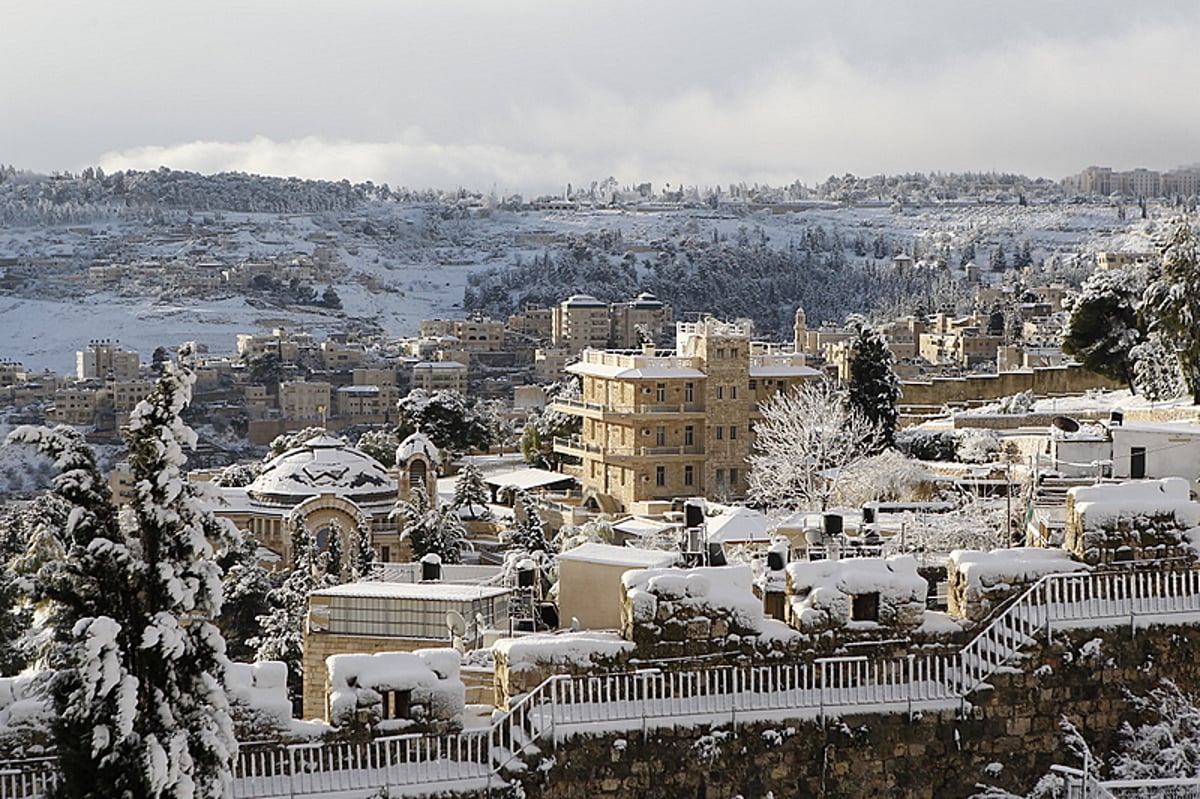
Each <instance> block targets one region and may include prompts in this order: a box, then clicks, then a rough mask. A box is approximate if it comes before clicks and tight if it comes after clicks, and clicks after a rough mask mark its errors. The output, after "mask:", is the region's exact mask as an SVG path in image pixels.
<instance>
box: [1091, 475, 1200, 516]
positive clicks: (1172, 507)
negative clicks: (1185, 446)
mask: <svg viewBox="0 0 1200 799" xmlns="http://www.w3.org/2000/svg"><path fill="white" fill-rule="evenodd" d="M1067 493H1068V495H1070V496H1071V497H1072V498H1073V500H1074V508H1075V512H1076V513H1078V514H1079V515H1080V517H1082V519H1083V524H1084V526H1085V527H1097V526H1103V525H1104V524H1106V523H1108V522H1109V520H1111V519H1116V518H1120V517H1122V516H1124V517H1130V516H1136V515H1138V514H1150V513H1167V512H1173V513H1174V514H1175V518H1176V519H1177V520H1178V521H1179V522H1180V523H1181V524H1184V525H1187V526H1194V525H1198V524H1200V504H1197V503H1195V502H1192V501H1191V489H1190V484H1189V483H1188V481H1187V480H1184V479H1183V478H1182V477H1164V478H1163V479H1161V480H1135V481H1132V482H1128V483H1118V484H1116V485H1112V484H1101V485H1095V486H1078V487H1076V488H1072V489H1071V490H1070V491H1068V492H1067Z"/></svg>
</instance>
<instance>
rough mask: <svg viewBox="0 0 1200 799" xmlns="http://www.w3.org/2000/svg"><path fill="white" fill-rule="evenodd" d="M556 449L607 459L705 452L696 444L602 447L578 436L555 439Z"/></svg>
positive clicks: (561, 451)
mask: <svg viewBox="0 0 1200 799" xmlns="http://www.w3.org/2000/svg"><path fill="white" fill-rule="evenodd" d="M554 451H555V452H558V453H561V454H563V455H574V456H575V457H578V458H582V457H585V456H588V455H591V456H593V457H594V456H600V457H602V458H605V459H617V458H671V457H695V456H700V455H703V454H704V447H703V446H702V445H699V444H696V445H692V446H683V447H602V446H600V445H599V444H592V443H589V442H585V441H583V440H582V439H581V438H579V437H578V436H571V437H570V438H556V439H554Z"/></svg>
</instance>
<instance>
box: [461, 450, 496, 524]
mask: <svg viewBox="0 0 1200 799" xmlns="http://www.w3.org/2000/svg"><path fill="white" fill-rule="evenodd" d="M490 500H491V495H490V493H489V492H488V488H487V484H485V483H484V482H483V472H481V471H480V470H479V467H478V466H476V465H475V464H474V463H471V462H469V461H468V462H467V463H466V464H464V465H463V467H462V469H461V470H460V471H459V473H458V479H457V480H456V481H455V482H454V501H453V502H452V503H451V504H452V505H453V506H454V507H455V508H456V509H458V510H459V512H461V513H463V514H465V515H466V516H468V517H470V518H472V519H480V518H485V519H486V518H488V517H489V516H490V515H491V511H489V510H488V502H489V501H490Z"/></svg>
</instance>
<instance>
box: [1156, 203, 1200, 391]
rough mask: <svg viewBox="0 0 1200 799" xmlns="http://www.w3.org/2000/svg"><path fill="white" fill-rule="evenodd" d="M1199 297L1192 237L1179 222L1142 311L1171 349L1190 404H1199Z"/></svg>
mask: <svg viewBox="0 0 1200 799" xmlns="http://www.w3.org/2000/svg"><path fill="white" fill-rule="evenodd" d="M1197 297H1200V257H1198V256H1197V252H1196V234H1195V231H1193V230H1192V226H1191V224H1190V223H1189V222H1187V221H1182V222H1179V223H1178V224H1177V225H1176V227H1175V230H1174V232H1173V233H1172V235H1171V241H1170V243H1169V244H1168V245H1167V248H1166V250H1164V251H1163V258H1162V269H1161V271H1160V273H1159V274H1158V276H1157V277H1156V278H1155V279H1154V280H1153V281H1152V282H1151V283H1150V285H1149V286H1147V287H1146V292H1145V294H1144V296H1143V301H1142V312H1143V313H1144V314H1146V316H1147V317H1148V318H1149V319H1150V330H1151V331H1154V332H1158V333H1161V334H1162V335H1163V338H1164V340H1165V341H1166V342H1167V343H1168V345H1169V346H1171V347H1172V348H1173V349H1174V350H1175V357H1176V359H1177V360H1178V361H1179V369H1180V371H1182V372H1183V379H1184V381H1185V382H1186V384H1187V387H1188V391H1189V392H1191V394H1192V402H1194V403H1196V404H1197V405H1200V314H1197V313H1196V311H1195V308H1196V298H1197Z"/></svg>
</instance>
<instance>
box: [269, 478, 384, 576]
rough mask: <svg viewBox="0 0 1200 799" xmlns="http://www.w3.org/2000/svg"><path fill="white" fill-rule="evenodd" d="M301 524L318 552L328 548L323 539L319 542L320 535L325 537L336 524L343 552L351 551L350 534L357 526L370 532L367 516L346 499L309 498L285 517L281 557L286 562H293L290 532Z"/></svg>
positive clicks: (325, 495)
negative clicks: (323, 534) (339, 531)
mask: <svg viewBox="0 0 1200 799" xmlns="http://www.w3.org/2000/svg"><path fill="white" fill-rule="evenodd" d="M300 521H303V522H304V524H305V526H306V527H308V529H309V532H311V533H312V535H313V537H314V539H317V543H318V548H319V549H325V547H326V546H327V545H328V544H327V542H326V541H325V540H322V539H321V534H322V532H323V531H324V532H325V533H326V534H328V530H330V529H331V528H332V527H333V526H334V522H336V524H337V526H338V527H340V528H341V536H342V541H341V543H342V552H343V553H349V552H350V551H351V550H350V546H351V539H350V535H351V534H352V533H353V531H354V529H355V528H356V527H358V526H360V525H361V526H363V527H365V528H366V529H367V530H368V531H369V530H370V529H371V519H370V517H369V516H367V515H366V514H365V513H363V511H362V509H361V508H359V507H358V505H356V504H355V503H353V502H351V501H350V500H348V499H346V498H345V497H339V496H338V495H337V494H318V495H316V496H312V497H309V498H308V499H306V500H304V501H303V502H301V503H300V504H299V505H297V506H296V507H295V508H293V509H292V512H291V513H290V514H289V515H288V517H287V528H288V535H287V536H286V537H285V538H284V541H285V542H286V547H287V552H285V553H284V556H285V558H286V560H287V562H291V561H292V551H291V540H292V539H291V532H292V531H293V530H295V529H296V525H297V523H298V522H300Z"/></svg>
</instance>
